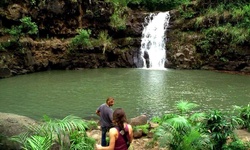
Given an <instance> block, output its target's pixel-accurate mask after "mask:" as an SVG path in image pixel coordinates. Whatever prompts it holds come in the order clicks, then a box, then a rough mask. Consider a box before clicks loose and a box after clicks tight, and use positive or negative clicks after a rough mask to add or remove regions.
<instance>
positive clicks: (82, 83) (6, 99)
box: [0, 69, 250, 119]
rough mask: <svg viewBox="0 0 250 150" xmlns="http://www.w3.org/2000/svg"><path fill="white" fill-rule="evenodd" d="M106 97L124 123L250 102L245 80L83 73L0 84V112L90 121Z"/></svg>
mask: <svg viewBox="0 0 250 150" xmlns="http://www.w3.org/2000/svg"><path fill="white" fill-rule="evenodd" d="M107 96H113V97H114V98H115V99H116V102H115V105H114V108H117V107H123V108H124V109H125V111H126V113H127V115H128V117H134V116H137V115H140V114H147V115H149V116H153V115H162V114H164V113H169V112H170V111H173V110H174V105H175V104H176V102H177V101H179V100H188V101H190V102H195V103H197V104H198V105H200V107H199V109H200V110H207V109H231V107H232V105H239V106H242V105H247V104H248V103H249V102H250V78H249V76H242V75H231V74H224V73H217V72H209V71H195V70H192V71H191V70H170V69H167V70H147V69H92V70H91V69H90V70H88V69H87V70H81V71H80V70H78V71H73V70H72V71H48V72H40V73H34V74H28V75H23V76H16V77H13V78H7V79H1V80H0V110H1V112H9V113H17V114H20V115H26V116H29V117H32V118H36V119H40V118H41V117H42V116H43V115H44V114H47V115H49V116H51V117H57V118H62V117H65V116H66V115H69V114H72V115H77V116H80V117H83V118H92V117H93V118H95V117H96V115H95V109H96V108H97V107H98V106H99V105H100V104H102V103H104V102H105V100H106V98H107Z"/></svg>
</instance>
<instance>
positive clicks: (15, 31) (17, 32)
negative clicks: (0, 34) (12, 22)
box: [5, 17, 38, 40]
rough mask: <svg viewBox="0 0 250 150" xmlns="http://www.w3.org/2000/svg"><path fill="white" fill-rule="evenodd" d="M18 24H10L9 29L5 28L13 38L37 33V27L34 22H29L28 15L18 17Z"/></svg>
mask: <svg viewBox="0 0 250 150" xmlns="http://www.w3.org/2000/svg"><path fill="white" fill-rule="evenodd" d="M20 22H21V24H20V25H19V26H12V27H11V29H6V31H5V32H7V33H9V34H10V35H11V36H13V37H14V38H15V39H17V40H19V38H20V37H21V36H25V35H28V34H30V35H32V34H37V33H38V27H37V25H36V23H35V22H31V18H30V17H23V18H22V19H20Z"/></svg>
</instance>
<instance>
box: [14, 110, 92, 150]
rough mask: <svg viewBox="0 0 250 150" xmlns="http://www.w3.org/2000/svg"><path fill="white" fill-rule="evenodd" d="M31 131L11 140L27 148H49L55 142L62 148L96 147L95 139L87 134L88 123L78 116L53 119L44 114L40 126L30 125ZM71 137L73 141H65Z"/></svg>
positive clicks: (28, 149)
mask: <svg viewBox="0 0 250 150" xmlns="http://www.w3.org/2000/svg"><path fill="white" fill-rule="evenodd" d="M29 128H30V131H28V132H26V133H22V134H20V135H17V136H13V137H12V138H11V140H13V141H16V142H18V143H20V144H21V145H22V148H23V149H25V150H47V149H50V148H51V147H52V146H53V145H54V144H55V143H57V144H58V145H59V146H60V149H61V150H62V149H68V148H69V147H71V148H72V149H75V148H76V147H78V146H79V145H81V146H82V147H85V148H86V147H88V150H92V149H94V143H95V141H94V140H93V139H92V138H89V137H88V136H87V134H86V131H85V130H86V128H87V123H86V122H84V121H83V120H82V119H81V118H79V117H76V116H72V115H69V116H66V117H65V118H64V119H62V120H60V119H51V118H49V117H48V116H44V120H43V122H42V123H41V124H39V125H38V126H30V127H29ZM65 137H69V138H70V142H71V143H67V141H65Z"/></svg>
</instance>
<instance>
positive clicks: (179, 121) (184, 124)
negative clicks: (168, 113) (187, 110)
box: [166, 116, 191, 132]
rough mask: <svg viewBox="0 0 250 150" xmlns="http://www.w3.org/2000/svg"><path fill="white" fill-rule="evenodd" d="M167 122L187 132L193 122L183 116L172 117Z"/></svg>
mask: <svg viewBox="0 0 250 150" xmlns="http://www.w3.org/2000/svg"><path fill="white" fill-rule="evenodd" d="M166 123H168V124H170V125H171V126H173V127H174V128H175V129H176V130H178V131H180V130H181V131H184V132H187V131H188V130H190V129H191V124H190V123H189V122H188V120H187V119H186V118H184V117H182V116H178V117H175V118H171V119H168V120H166Z"/></svg>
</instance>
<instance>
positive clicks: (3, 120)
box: [0, 113, 37, 150]
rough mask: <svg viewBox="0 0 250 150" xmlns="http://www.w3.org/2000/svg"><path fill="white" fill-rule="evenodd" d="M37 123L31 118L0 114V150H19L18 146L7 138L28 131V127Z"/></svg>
mask: <svg viewBox="0 0 250 150" xmlns="http://www.w3.org/2000/svg"><path fill="white" fill-rule="evenodd" d="M36 124H37V122H36V121H35V120H33V119H31V118H28V117H25V116H20V115H16V114H10V113H0V136H1V138H0V143H1V144H0V149H4V150H10V149H11V150H15V149H20V145H18V144H17V143H14V142H12V141H10V140H9V139H8V138H10V137H12V136H14V135H18V134H20V133H23V132H26V131H28V126H33V125H36Z"/></svg>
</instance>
